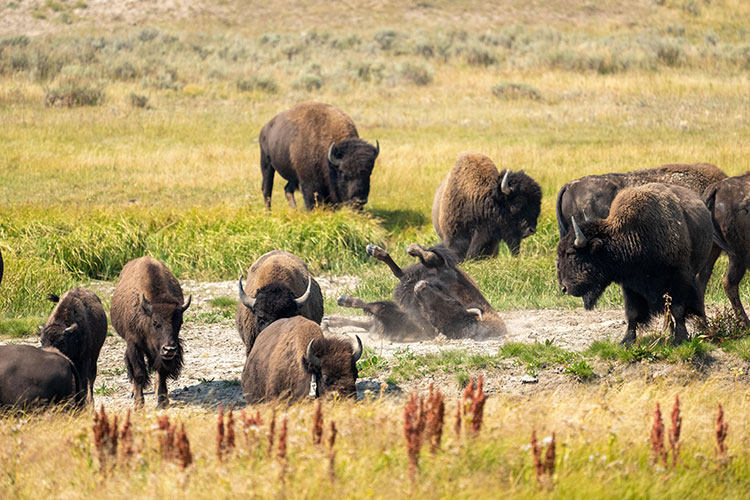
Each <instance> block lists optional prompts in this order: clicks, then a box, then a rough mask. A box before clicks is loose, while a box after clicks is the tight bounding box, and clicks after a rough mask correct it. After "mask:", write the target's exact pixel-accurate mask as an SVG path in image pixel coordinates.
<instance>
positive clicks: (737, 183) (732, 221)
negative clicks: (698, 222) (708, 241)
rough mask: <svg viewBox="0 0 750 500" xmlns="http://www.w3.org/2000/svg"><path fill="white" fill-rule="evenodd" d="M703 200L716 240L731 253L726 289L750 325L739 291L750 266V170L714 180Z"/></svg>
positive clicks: (730, 299) (740, 313) (732, 301)
mask: <svg viewBox="0 0 750 500" xmlns="http://www.w3.org/2000/svg"><path fill="white" fill-rule="evenodd" d="M703 201H704V202H705V204H706V206H707V207H708V210H709V211H710V212H711V219H712V222H713V234H714V242H715V243H716V244H718V245H719V246H720V247H721V248H722V249H723V250H724V251H725V252H726V253H727V255H728V256H729V266H728V267H727V273H726V275H725V276H724V292H725V293H726V294H727V297H728V298H729V302H730V303H731V304H732V309H734V312H735V314H737V316H739V318H740V320H741V321H742V322H743V323H744V324H745V325H746V326H750V321H748V318H747V314H746V313H745V309H744V308H743V307H742V302H741V301H740V292H739V285H740V281H742V277H743V276H744V275H745V270H746V269H747V267H748V266H750V219H748V213H750V172H748V173H745V174H743V175H738V176H736V177H730V178H728V179H724V180H722V181H719V182H715V183H713V184H711V185H710V186H708V188H706V191H705V192H704V193H703Z"/></svg>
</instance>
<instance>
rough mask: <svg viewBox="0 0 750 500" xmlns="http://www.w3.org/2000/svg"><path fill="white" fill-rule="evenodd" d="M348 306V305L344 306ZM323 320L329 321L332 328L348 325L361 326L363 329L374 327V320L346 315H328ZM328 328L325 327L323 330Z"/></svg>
mask: <svg viewBox="0 0 750 500" xmlns="http://www.w3.org/2000/svg"><path fill="white" fill-rule="evenodd" d="M344 307H346V306H344ZM323 322H327V324H328V326H329V327H332V328H345V327H347V326H353V327H355V328H361V329H363V330H369V329H370V328H372V321H359V320H356V319H352V318H347V317H346V316H327V317H326V318H324V319H323ZM325 331H326V330H325V329H323V332H325Z"/></svg>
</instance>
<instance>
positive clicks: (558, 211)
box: [555, 184, 568, 238]
mask: <svg viewBox="0 0 750 500" xmlns="http://www.w3.org/2000/svg"><path fill="white" fill-rule="evenodd" d="M567 189H568V185H567V184H564V185H563V187H561V188H560V191H558V192H557V201H556V202H555V215H557V229H558V230H559V231H560V238H562V237H563V236H565V235H566V234H568V226H567V220H566V218H565V216H564V215H563V213H562V199H563V196H564V195H565V191H566V190H567Z"/></svg>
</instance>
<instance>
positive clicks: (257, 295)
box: [236, 250, 323, 354]
mask: <svg viewBox="0 0 750 500" xmlns="http://www.w3.org/2000/svg"><path fill="white" fill-rule="evenodd" d="M246 292H247V293H246ZM239 293H240V301H239V303H238V304H237V315H236V320H237V331H238V332H239V334H240V338H241V339H242V342H243V343H244V344H245V354H248V353H249V352H250V349H252V347H253V344H254V343H255V338H256V337H257V336H258V333H260V332H261V331H262V330H263V329H264V328H265V327H267V326H268V325H270V324H271V323H273V322H274V321H276V320H277V319H279V318H290V317H292V316H297V315H300V316H304V317H305V318H307V319H310V320H312V321H314V322H316V323H318V324H319V323H320V320H321V319H323V294H322V293H321V292H320V285H318V282H317V281H315V280H314V279H313V277H312V275H311V274H310V271H308V270H307V266H306V265H305V263H304V262H302V260H301V259H300V258H299V257H297V256H296V255H294V254H291V253H289V252H283V251H281V250H273V251H271V252H268V253H266V254H263V255H261V256H260V258H259V259H258V260H256V261H255V262H254V263H253V265H252V266H250V269H248V271H247V284H246V287H245V288H243V286H242V278H241V277H240V283H239Z"/></svg>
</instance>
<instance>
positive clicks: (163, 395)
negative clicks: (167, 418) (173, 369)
mask: <svg viewBox="0 0 750 500" xmlns="http://www.w3.org/2000/svg"><path fill="white" fill-rule="evenodd" d="M156 382H157V387H158V389H157V390H156V398H157V399H156V408H157V409H162V408H166V407H168V406H169V397H168V396H167V376H166V375H164V374H162V373H161V372H157V373H156Z"/></svg>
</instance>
